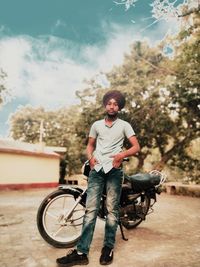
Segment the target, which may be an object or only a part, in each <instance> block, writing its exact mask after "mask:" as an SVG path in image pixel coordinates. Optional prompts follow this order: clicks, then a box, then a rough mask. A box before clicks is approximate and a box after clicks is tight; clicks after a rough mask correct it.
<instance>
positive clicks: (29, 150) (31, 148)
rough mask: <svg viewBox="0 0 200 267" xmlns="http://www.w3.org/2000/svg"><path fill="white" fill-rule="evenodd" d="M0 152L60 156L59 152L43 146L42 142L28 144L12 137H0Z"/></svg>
mask: <svg viewBox="0 0 200 267" xmlns="http://www.w3.org/2000/svg"><path fill="white" fill-rule="evenodd" d="M0 152H4V153H14V154H23V155H34V156H41V157H53V158H54V157H56V158H59V157H60V156H59V154H57V153H55V152H53V151H52V148H48V147H46V146H44V144H43V143H42V144H30V143H26V142H21V141H16V140H12V139H0Z"/></svg>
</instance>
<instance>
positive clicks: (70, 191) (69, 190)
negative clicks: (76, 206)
mask: <svg viewBox="0 0 200 267" xmlns="http://www.w3.org/2000/svg"><path fill="white" fill-rule="evenodd" d="M59 190H62V191H64V192H65V193H66V194H70V195H72V196H74V198H75V199H77V198H78V197H79V196H80V194H81V193H82V192H83V189H81V188H79V187H70V186H66V185H61V186H59ZM80 204H81V205H83V206H84V207H85V204H86V194H83V196H82V199H81V201H80Z"/></svg>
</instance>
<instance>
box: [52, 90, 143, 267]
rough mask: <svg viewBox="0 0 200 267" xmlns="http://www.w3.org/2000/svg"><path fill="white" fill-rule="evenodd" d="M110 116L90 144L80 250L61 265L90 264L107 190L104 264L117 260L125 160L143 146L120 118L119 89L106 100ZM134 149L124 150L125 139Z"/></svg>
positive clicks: (122, 102)
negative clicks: (115, 251)
mask: <svg viewBox="0 0 200 267" xmlns="http://www.w3.org/2000/svg"><path fill="white" fill-rule="evenodd" d="M103 104H104V107H105V111H106V117H105V118H104V119H102V120H98V121H96V122H94V123H93V125H92V127H91V129H90V133H89V141H88V144H87V149H86V150H87V157H88V160H89V162H90V167H91V171H90V174H89V178H88V189H87V203H86V212H85V216H84V220H83V227H82V234H81V237H80V240H79V241H78V244H77V249H74V250H72V251H70V252H69V253H68V254H67V255H66V256H65V257H62V258H59V259H57V263H58V265H59V266H66V267H67V266H74V265H86V264H88V263H89V260H88V253H89V249H90V244H91V242H92V238H93V233H94V229H95V225H96V219H97V214H98V210H99V206H100V200H101V196H102V193H103V189H104V187H105V188H106V193H107V198H106V207H107V211H108V214H107V217H106V222H105V235H104V241H103V248H102V251H101V256H100V264H102V265H108V264H110V263H111V262H112V260H113V249H114V245H115V236H116V231H117V227H118V224H119V201H120V193H121V185H122V182H123V170H122V162H123V159H124V158H126V157H129V156H132V155H135V154H136V153H137V152H138V151H139V150H140V146H139V143H138V141H137V138H136V136H135V132H134V130H133V129H132V127H131V125H130V124H129V123H128V122H126V121H124V120H121V119H119V118H118V112H119V111H120V110H121V109H122V108H123V107H124V106H125V98H124V96H123V94H122V93H121V92H119V91H117V90H112V91H108V92H107V93H106V94H105V95H104V97H103ZM125 138H127V139H128V140H129V142H130V145H131V147H130V148H129V149H128V150H123V143H124V139H125Z"/></svg>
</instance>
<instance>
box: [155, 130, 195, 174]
mask: <svg viewBox="0 0 200 267" xmlns="http://www.w3.org/2000/svg"><path fill="white" fill-rule="evenodd" d="M191 140H192V137H191V135H188V136H186V137H185V138H184V139H183V140H182V141H180V142H179V143H176V144H175V145H174V146H173V147H172V148H171V149H170V150H168V151H167V152H166V153H165V154H164V155H163V156H162V157H161V160H160V161H159V162H157V163H156V164H155V166H154V169H156V170H158V171H162V169H163V168H164V166H165V164H166V163H167V162H168V161H169V160H170V159H171V157H172V156H173V155H174V154H176V153H177V151H178V150H180V149H184V148H185V147H186V146H187V145H188V144H189V143H190V141H191Z"/></svg>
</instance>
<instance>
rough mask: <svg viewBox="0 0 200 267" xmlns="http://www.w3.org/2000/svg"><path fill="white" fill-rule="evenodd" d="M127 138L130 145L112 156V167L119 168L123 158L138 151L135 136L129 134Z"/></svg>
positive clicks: (138, 147) (138, 146)
mask: <svg viewBox="0 0 200 267" xmlns="http://www.w3.org/2000/svg"><path fill="white" fill-rule="evenodd" d="M128 140H129V142H130V144H131V147H130V148H129V149H127V150H125V151H122V152H120V153H118V154H116V155H114V156H113V167H114V168H119V166H120V165H121V163H122V161H123V159H124V158H127V157H130V156H133V155H135V154H136V153H137V152H139V151H140V145H139V143H138V140H137V137H136V136H131V137H130V138H129V139H128Z"/></svg>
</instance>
